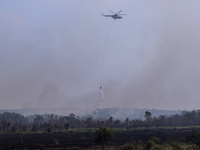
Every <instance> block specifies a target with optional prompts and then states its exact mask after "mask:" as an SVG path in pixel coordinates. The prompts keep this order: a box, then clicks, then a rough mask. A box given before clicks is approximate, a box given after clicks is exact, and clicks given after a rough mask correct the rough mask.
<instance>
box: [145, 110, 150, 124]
mask: <svg viewBox="0 0 200 150" xmlns="http://www.w3.org/2000/svg"><path fill="white" fill-rule="evenodd" d="M144 117H145V118H146V128H147V127H149V126H150V120H151V113H150V112H149V111H146V112H145V115H144Z"/></svg>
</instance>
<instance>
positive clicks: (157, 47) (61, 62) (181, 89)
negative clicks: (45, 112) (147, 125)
mask: <svg viewBox="0 0 200 150" xmlns="http://www.w3.org/2000/svg"><path fill="white" fill-rule="evenodd" d="M199 6H200V2H198V1H195V0H191V1H186V0H177V1H168V0H164V1H158V0H153V1H145V0H140V1H134V0H124V1H119V0H101V1H94V0H85V1H82V0H42V1H41V0H29V1H27V0H17V1H15V0H1V1H0V101H1V106H0V109H10V108H25V107H54V106H56V107H60V106H61V107H63V105H68V107H70V105H72V106H73V107H75V106H76V107H79V106H80V103H79V100H76V99H75V98H71V97H76V96H78V97H80V96H79V95H88V93H93V94H92V98H93V97H94V93H97V99H99V93H98V92H97V91H98V90H99V86H100V80H101V74H100V71H101V70H100V69H101V60H102V53H103V48H104V45H105V41H106V37H107V35H108V32H109V29H110V27H111V25H112V23H113V19H112V18H105V17H102V16H101V14H102V13H104V14H110V12H109V10H112V11H114V12H118V11H119V10H121V9H122V10H123V12H122V13H126V14H127V16H123V19H121V20H116V21H115V23H114V26H113V28H112V31H111V33H110V36H109V39H108V43H107V46H106V50H105V57H104V66H103V92H104V94H105V99H104V101H103V102H102V103H101V105H99V107H136V108H157V109H185V108H186V109H198V108H199V107H198V106H199V104H200V101H199V96H200V92H199V89H200V79H199V75H200V66H199V63H200V61H199V57H200V52H199V49H200V44H199V39H200V29H199V26H200V16H199V14H200V10H199ZM83 97H84V98H83V99H87V98H85V96H83ZM89 97H91V96H89ZM72 100H74V103H75V104H77V105H74V104H72ZM80 101H81V98H80ZM83 101H85V100H83ZM88 103H92V102H91V100H88ZM94 103H95V104H96V101H95V102H94ZM95 104H94V105H95ZM81 105H82V106H83V105H84V104H83V103H81ZM85 105H87V101H85ZM95 107H96V105H95ZM84 108H85V107H84Z"/></svg>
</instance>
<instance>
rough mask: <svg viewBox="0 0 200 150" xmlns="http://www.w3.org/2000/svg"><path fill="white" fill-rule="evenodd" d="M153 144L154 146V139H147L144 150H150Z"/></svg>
mask: <svg viewBox="0 0 200 150" xmlns="http://www.w3.org/2000/svg"><path fill="white" fill-rule="evenodd" d="M154 146H155V143H154V141H152V140H149V141H147V144H146V146H145V148H146V150H150V149H151V148H153V147H154Z"/></svg>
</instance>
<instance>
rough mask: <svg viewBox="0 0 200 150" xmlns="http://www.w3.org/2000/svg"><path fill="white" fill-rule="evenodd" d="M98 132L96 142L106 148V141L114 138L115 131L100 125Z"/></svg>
mask: <svg viewBox="0 0 200 150" xmlns="http://www.w3.org/2000/svg"><path fill="white" fill-rule="evenodd" d="M96 133H97V137H96V138H95V142H96V143H98V144H101V145H102V150H104V145H105V143H107V142H108V141H111V140H112V138H113V133H112V132H111V131H110V130H109V129H107V128H106V127H99V129H98V130H97V131H96Z"/></svg>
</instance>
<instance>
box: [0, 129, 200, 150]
mask: <svg viewBox="0 0 200 150" xmlns="http://www.w3.org/2000/svg"><path fill="white" fill-rule="evenodd" d="M198 130H199V129H198ZM198 130H197V129H196V131H198ZM192 132H193V129H156V130H132V131H115V132H113V134H114V137H113V140H112V141H111V142H109V143H108V144H107V146H120V145H123V144H125V143H129V142H132V141H136V142H137V141H142V142H143V143H145V142H147V141H148V140H149V139H150V138H151V137H153V136H155V137H158V138H160V139H161V143H165V142H169V141H170V140H173V141H180V139H181V137H185V136H186V135H187V134H189V133H192ZM95 137H96V133H94V132H74V133H73V132H69V133H66V132H60V133H35V134H34V133H27V134H19V133H16V134H1V135H0V148H1V149H44V148H45V149H55V148H60V149H92V147H93V146H95V143H94V139H95Z"/></svg>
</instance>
